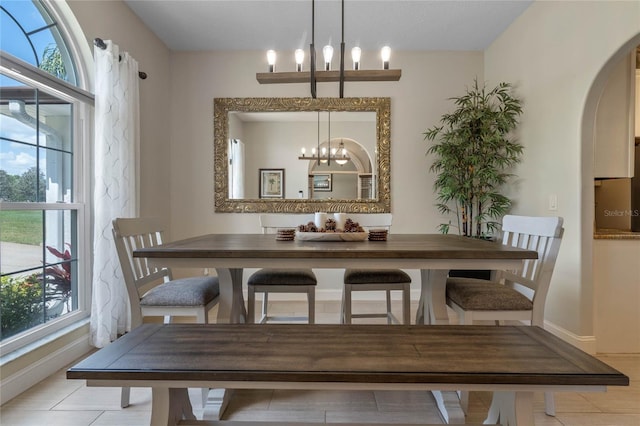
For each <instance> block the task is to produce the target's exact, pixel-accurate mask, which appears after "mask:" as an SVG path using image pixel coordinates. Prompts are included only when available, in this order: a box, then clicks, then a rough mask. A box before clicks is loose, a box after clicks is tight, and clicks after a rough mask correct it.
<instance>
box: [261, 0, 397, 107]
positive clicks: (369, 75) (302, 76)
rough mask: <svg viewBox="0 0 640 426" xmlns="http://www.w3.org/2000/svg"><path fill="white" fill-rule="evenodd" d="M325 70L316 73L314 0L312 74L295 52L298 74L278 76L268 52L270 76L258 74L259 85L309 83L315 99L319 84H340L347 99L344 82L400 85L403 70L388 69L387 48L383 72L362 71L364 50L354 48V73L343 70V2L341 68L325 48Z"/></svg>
mask: <svg viewBox="0 0 640 426" xmlns="http://www.w3.org/2000/svg"><path fill="white" fill-rule="evenodd" d="M322 53H323V59H324V62H323V67H322V69H321V70H318V69H316V49H315V0H311V44H310V45H309V55H310V61H309V62H310V71H303V70H302V64H303V62H304V50H302V49H297V50H296V51H295V52H294V57H295V61H296V70H295V71H284V72H276V52H275V50H269V51H268V52H267V63H268V65H269V68H268V69H269V72H263V73H256V79H257V80H258V82H259V83H260V84H282V83H310V85H311V97H312V98H315V97H316V85H317V83H318V82H321V83H322V82H335V81H338V82H340V97H341V98H343V97H344V82H345V81H398V80H400V76H401V75H402V70H399V69H389V60H390V57H391V49H390V48H389V47H388V46H384V47H383V48H382V50H381V52H380V56H381V60H382V67H381V68H382V69H378V70H362V69H360V59H361V56H362V50H361V49H360V47H358V46H355V47H353V48H352V49H351V58H352V60H353V69H352V70H345V69H344V54H345V43H344V0H342V41H341V43H340V68H339V70H335V71H334V70H332V69H331V63H332V59H333V47H332V46H330V45H327V46H324V47H323V49H322Z"/></svg>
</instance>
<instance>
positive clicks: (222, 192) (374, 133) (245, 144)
mask: <svg viewBox="0 0 640 426" xmlns="http://www.w3.org/2000/svg"><path fill="white" fill-rule="evenodd" d="M389 133H390V101H389V98H344V99H336V98H321V99H311V98H217V99H215V100H214V144H215V158H214V169H215V174H214V184H215V209H216V211H219V212H313V211H334V212H335V211H343V212H388V211H390V200H389V198H390V197H389V186H390V185H389V180H390V179H389V151H390V149H389V144H390V141H389V138H390V135H389Z"/></svg>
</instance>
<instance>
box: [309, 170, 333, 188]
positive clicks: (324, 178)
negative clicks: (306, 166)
mask: <svg viewBox="0 0 640 426" xmlns="http://www.w3.org/2000/svg"><path fill="white" fill-rule="evenodd" d="M313 190H314V191H318V192H322V191H325V192H331V190H332V189H331V174H330V173H326V174H316V175H313Z"/></svg>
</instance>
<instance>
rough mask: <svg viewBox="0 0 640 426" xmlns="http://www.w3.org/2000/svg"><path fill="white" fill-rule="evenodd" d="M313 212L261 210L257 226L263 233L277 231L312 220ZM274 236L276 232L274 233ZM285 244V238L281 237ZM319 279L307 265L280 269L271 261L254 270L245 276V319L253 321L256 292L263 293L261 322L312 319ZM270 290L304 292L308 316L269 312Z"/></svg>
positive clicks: (313, 320) (313, 319) (313, 317)
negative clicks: (272, 212) (246, 290)
mask: <svg viewBox="0 0 640 426" xmlns="http://www.w3.org/2000/svg"><path fill="white" fill-rule="evenodd" d="M313 218H314V215H312V214H311V215H306V214H261V215H260V226H261V228H262V232H263V233H264V234H272V233H274V234H275V233H277V230H278V229H285V228H286V229H295V228H297V227H298V225H302V224H307V223H308V222H310V221H313ZM274 238H275V235H274ZM282 243H283V244H288V243H289V242H288V241H283V242H282ZM317 284H318V280H317V278H316V275H315V274H314V273H313V270H312V269H310V268H299V269H282V268H278V267H277V265H274V267H273V268H263V269H259V270H258V271H256V272H254V273H253V274H251V276H249V279H248V280H247V287H248V293H247V296H248V297H247V305H248V307H247V322H249V323H253V322H256V314H255V305H256V293H262V315H261V317H260V319H259V320H258V321H257V322H258V323H260V324H264V323H266V322H274V321H277V322H293V321H307V322H308V323H309V324H313V323H314V322H315V313H316V309H315V300H316V285H317ZM270 293H304V294H306V295H307V305H308V310H307V312H308V313H307V316H306V317H296V316H285V315H279V316H278V315H269V313H268V305H269V294H270Z"/></svg>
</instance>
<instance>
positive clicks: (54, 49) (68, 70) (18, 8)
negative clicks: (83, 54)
mask: <svg viewBox="0 0 640 426" xmlns="http://www.w3.org/2000/svg"><path fill="white" fill-rule="evenodd" d="M0 10H1V11H2V15H1V16H0V36H1V38H0V40H2V42H0V49H1V50H3V51H4V52H6V53H9V54H11V55H13V56H15V57H16V58H19V59H22V60H23V61H25V62H27V63H29V64H31V65H33V66H35V67H37V68H40V69H41V70H44V71H46V72H48V73H49V74H51V75H53V76H55V77H58V78H60V79H62V80H65V81H67V82H69V83H71V84H76V68H75V64H74V62H73V59H72V58H71V55H70V54H69V49H68V48H67V44H66V42H65V40H64V37H63V36H62V33H61V32H60V27H59V25H58V23H57V22H56V20H55V19H53V18H52V16H51V14H50V13H49V12H48V11H47V9H46V7H45V6H44V5H43V4H42V3H40V2H38V1H34V2H29V1H7V2H4V3H2V4H0Z"/></svg>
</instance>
